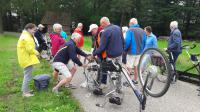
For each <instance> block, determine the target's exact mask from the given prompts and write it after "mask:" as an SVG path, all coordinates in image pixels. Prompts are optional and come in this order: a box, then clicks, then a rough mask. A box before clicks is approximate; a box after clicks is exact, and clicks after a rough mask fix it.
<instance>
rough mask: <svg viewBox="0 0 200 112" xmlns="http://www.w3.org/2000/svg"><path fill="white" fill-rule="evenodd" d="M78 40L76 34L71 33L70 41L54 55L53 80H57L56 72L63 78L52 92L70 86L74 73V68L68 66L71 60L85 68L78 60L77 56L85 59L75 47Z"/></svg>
mask: <svg viewBox="0 0 200 112" xmlns="http://www.w3.org/2000/svg"><path fill="white" fill-rule="evenodd" d="M79 40H80V35H79V34H78V33H73V34H72V37H71V39H70V40H69V41H68V42H66V43H65V44H64V46H63V47H62V48H61V49H60V50H59V51H58V52H57V53H56V55H55V57H54V59H53V63H52V66H53V68H54V73H53V75H54V79H56V80H57V78H58V72H59V73H61V74H62V75H64V76H65V78H63V79H62V80H61V81H60V82H59V83H58V84H57V85H56V86H55V87H54V88H53V89H52V91H53V92H55V93H57V92H58V89H59V88H60V87H61V86H63V85H67V84H70V82H71V80H72V77H73V75H74V74H75V72H76V68H74V67H72V66H73V65H70V63H69V61H70V60H72V61H73V62H74V63H76V64H77V65H79V66H82V67H87V65H84V64H82V63H81V61H80V60H79V59H78V57H77V54H80V55H82V56H84V57H87V54H85V53H84V52H83V51H82V50H80V49H79V48H78V47H77V46H76V45H77V43H78V42H79Z"/></svg>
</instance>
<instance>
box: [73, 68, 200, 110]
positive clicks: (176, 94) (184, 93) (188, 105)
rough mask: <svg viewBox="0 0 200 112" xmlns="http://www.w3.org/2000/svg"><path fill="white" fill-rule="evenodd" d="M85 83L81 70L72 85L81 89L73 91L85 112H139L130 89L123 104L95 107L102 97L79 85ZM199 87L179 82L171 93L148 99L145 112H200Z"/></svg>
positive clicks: (172, 88) (126, 90) (137, 104)
mask: <svg viewBox="0 0 200 112" xmlns="http://www.w3.org/2000/svg"><path fill="white" fill-rule="evenodd" d="M83 81H84V75H83V69H82V68H79V69H78V72H77V73H76V75H75V77H74V79H73V81H72V83H73V84H75V85H77V86H78V87H79V88H78V89H75V90H72V92H73V95H74V96H75V98H76V99H78V100H79V102H80V103H81V105H82V107H83V109H84V110H85V112H139V103H138V100H137V98H136V97H135V95H134V94H133V92H132V90H131V89H130V88H126V89H125V93H126V94H125V97H124V101H123V104H122V105H120V106H118V105H113V104H110V103H107V105H106V106H105V107H104V108H101V107H97V106H95V104H96V103H99V102H102V101H103V100H104V99H103V98H102V97H97V96H94V95H91V94H89V92H88V91H87V90H86V89H85V88H81V87H80V86H79V85H80V84H81V83H82V82H83ZM197 88H198V87H197V86H195V85H192V84H189V83H185V82H181V81H178V82H177V83H176V84H173V85H171V86H170V89H169V91H168V92H167V93H166V94H165V96H163V97H161V98H151V97H148V99H147V105H146V111H145V112H200V96H197V91H196V89H197Z"/></svg>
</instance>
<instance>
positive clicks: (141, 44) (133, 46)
mask: <svg viewBox="0 0 200 112" xmlns="http://www.w3.org/2000/svg"><path fill="white" fill-rule="evenodd" d="M146 39H147V37H146V33H145V31H144V30H143V29H142V28H140V26H139V24H138V21H137V19H136V18H132V19H130V22H129V29H128V31H127V32H126V39H125V52H126V53H127V56H126V59H127V60H126V59H125V61H124V63H125V64H126V65H127V68H128V70H129V72H130V73H131V71H132V68H134V80H133V82H134V83H136V84H137V83H138V81H137V77H138V72H137V66H138V62H139V59H140V54H141V53H142V52H143V51H144V48H145V43H146ZM126 61H127V63H126Z"/></svg>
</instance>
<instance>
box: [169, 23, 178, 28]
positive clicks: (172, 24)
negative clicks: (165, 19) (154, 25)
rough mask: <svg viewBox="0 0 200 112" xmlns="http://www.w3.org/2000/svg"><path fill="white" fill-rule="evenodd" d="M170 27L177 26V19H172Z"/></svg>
mask: <svg viewBox="0 0 200 112" xmlns="http://www.w3.org/2000/svg"><path fill="white" fill-rule="evenodd" d="M170 28H171V29H174V28H178V22H177V21H172V22H171V23H170Z"/></svg>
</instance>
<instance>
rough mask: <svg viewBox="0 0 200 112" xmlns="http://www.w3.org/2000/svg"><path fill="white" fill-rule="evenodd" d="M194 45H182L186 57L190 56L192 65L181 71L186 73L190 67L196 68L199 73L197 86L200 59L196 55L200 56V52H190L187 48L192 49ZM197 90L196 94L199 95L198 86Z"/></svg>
mask: <svg viewBox="0 0 200 112" xmlns="http://www.w3.org/2000/svg"><path fill="white" fill-rule="evenodd" d="M195 47H196V45H195V44H193V45H183V46H182V49H185V51H186V54H187V55H188V57H189V58H190V60H191V62H192V64H193V66H192V67H190V68H188V69H186V70H185V71H183V73H187V72H188V71H190V70H192V69H194V68H195V69H196V70H197V72H198V75H199V86H200V60H199V59H198V57H199V56H200V54H191V53H190V52H189V49H194V48H195ZM197 91H199V93H198V96H200V87H199V89H197Z"/></svg>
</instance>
